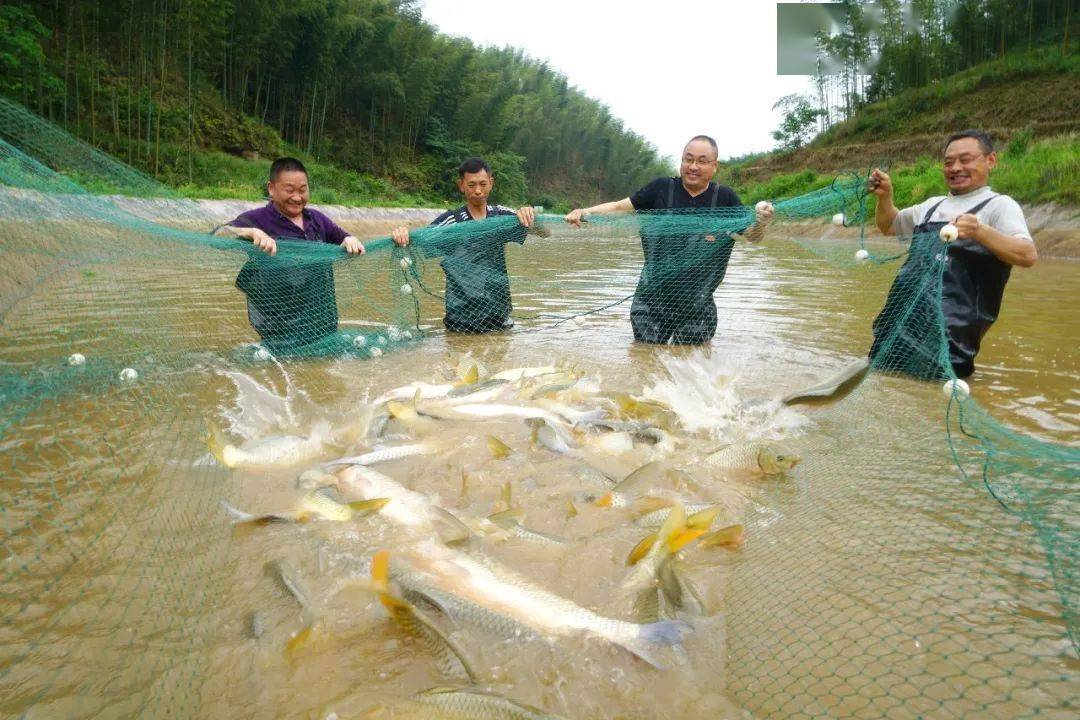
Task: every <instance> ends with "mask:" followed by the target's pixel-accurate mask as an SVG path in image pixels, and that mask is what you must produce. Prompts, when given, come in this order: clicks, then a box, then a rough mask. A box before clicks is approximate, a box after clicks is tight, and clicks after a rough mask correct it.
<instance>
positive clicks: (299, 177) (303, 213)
mask: <svg viewBox="0 0 1080 720" xmlns="http://www.w3.org/2000/svg"><path fill="white" fill-rule="evenodd" d="M266 192H267V194H268V195H269V196H270V202H269V203H267V204H266V206H265V207H261V208H258V209H256V210H249V211H247V212H245V213H242V214H241V215H240V216H239V217H237V218H236V219H235V220H233V221H232V222H230V223H229V224H228V225H225V226H223V227H222V228H220V230H219V233H221V234H226V233H227V234H231V235H233V236H234V237H238V238H244V239H246V240H250V241H251V242H252V243H253V244H254V245H255V247H257V248H259V249H260V250H262V251H264V252H265V253H267V254H268V255H276V254H277V241H278V240H279V239H284V240H300V241H306V242H316V243H331V244H334V245H340V246H341V247H342V248H343V249H344V250H345V251H346V252H347V253H349V254H350V255H362V254H363V253H364V245H363V244H362V243H361V242H360V241H359V240H357V239H356V238H355V237H353V236H352V235H349V234H348V233H347V232H345V231H344V230H342V229H341V228H340V227H338V225H337V224H336V223H334V221H333V220H331V219H330V218H328V217H327V216H326V215H324V214H323V213H321V212H319V211H318V210H311V209H309V208H308V207H307V203H308V199H309V192H308V175H307V170H306V169H305V168H304V165H303V164H302V163H301V162H300V161H299V160H296V159H295V158H287V157H286V158H279V159H277V160H275V161H274V162H273V164H272V165H271V166H270V181H269V182H268V183H267V185H266ZM236 286H237V287H238V288H240V290H242V291H243V292H244V294H245V295H246V296H247V301H248V319H249V320H250V321H251V324H252V326H253V327H254V328H255V330H256V331H257V332H258V333H259V335H260V336H261V337H262V339H263V342H265V343H267V344H268V345H270V346H272V347H273V346H277V347H282V348H288V347H298V346H301V345H306V344H308V343H311V342H314V341H316V340H319V339H320V338H322V337H324V336H325V335H327V334H329V333H333V332H336V331H337V324H338V314H337V298H336V297H335V295H334V270H333V267H332V265H331V264H330V263H325V264H323V263H310V262H305V263H301V264H297V265H292V266H286V267H267V266H266V263H265V262H261V261H259V260H258V259H257V258H252V259H250V260H248V262H247V263H246V264H245V265H244V267H243V268H242V269H241V270H240V274H239V275H238V276H237V278H236Z"/></svg>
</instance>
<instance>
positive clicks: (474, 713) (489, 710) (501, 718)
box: [413, 687, 562, 720]
mask: <svg viewBox="0 0 1080 720" xmlns="http://www.w3.org/2000/svg"><path fill="white" fill-rule="evenodd" d="M413 699H414V700H416V701H417V702H420V703H423V704H425V705H431V706H433V707H437V708H439V711H440V715H439V717H440V718H447V719H451V718H458V719H459V720H562V718H560V717H559V716H558V715H553V714H551V713H549V712H545V711H544V710H541V709H540V708H536V707H533V706H531V705H524V704H522V703H519V702H516V701H514V700H511V699H509V698H507V697H503V696H502V695H499V694H498V693H494V692H490V691H488V690H480V689H478V688H472V687H465V688H452V687H435V688H430V689H428V690H425V691H423V692H421V693H417V694H416V695H414V696H413Z"/></svg>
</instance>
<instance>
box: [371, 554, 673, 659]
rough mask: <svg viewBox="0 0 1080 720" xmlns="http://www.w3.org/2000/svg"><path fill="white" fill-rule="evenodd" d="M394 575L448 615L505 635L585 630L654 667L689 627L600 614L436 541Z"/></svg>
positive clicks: (397, 567) (549, 634)
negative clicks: (663, 650) (661, 652)
mask: <svg viewBox="0 0 1080 720" xmlns="http://www.w3.org/2000/svg"><path fill="white" fill-rule="evenodd" d="M391 570H392V572H391V575H392V576H393V577H394V579H395V580H397V582H398V583H399V584H400V585H401V586H402V587H403V588H405V589H408V590H410V591H413V592H416V593H418V594H420V595H422V596H424V597H427V598H429V599H430V600H431V601H432V602H435V603H436V604H437V605H438V606H439V607H441V608H442V609H443V610H444V611H445V612H447V614H449V615H451V616H455V615H456V616H458V617H460V619H461V620H462V621H465V622H471V623H475V624H477V625H479V626H481V627H485V628H487V629H489V630H491V631H493V632H498V633H500V634H502V635H503V636H504V637H508V638H519V637H534V636H547V637H558V636H566V635H576V634H582V633H584V634H585V635H587V636H591V637H597V638H600V639H603V640H605V641H607V642H610V643H612V644H615V645H618V646H620V647H623V648H625V649H627V650H628V651H630V652H631V653H633V654H634V655H636V656H637V657H639V658H641V659H642V660H645V661H646V662H648V663H649V664H651V665H653V666H654V667H658V668H661V667H663V664H662V662H661V661H660V659H659V658H658V657H657V654H656V653H657V650H658V649H659V648H662V647H666V646H672V645H678V644H679V643H681V642H682V634H683V632H684V631H686V629H687V627H686V626H685V625H684V624H681V623H677V622H671V621H663V622H656V623H650V624H641V623H634V622H628V621H625V620H618V619H615V618H610V617H605V616H603V615H599V614H597V613H595V612H593V611H592V610H589V609H587V608H584V607H582V606H581V605H578V604H577V603H575V602H573V601H572V600H569V599H566V598H563V597H561V596H559V595H556V594H554V593H552V592H549V591H547V590H545V589H543V588H541V587H537V586H535V585H533V584H532V583H530V582H529V581H527V580H525V579H523V578H520V577H518V576H516V575H515V574H513V573H512V572H511V571H509V570H507V569H505V568H502V567H500V566H498V565H497V564H495V563H494V562H493V561H490V560H487V559H483V558H480V557H474V556H472V555H466V554H465V553H462V552H458V551H456V550H453V549H452V548H447V547H444V546H441V545H437V544H435V543H432V542H430V541H429V542H427V543H423V544H422V545H420V546H418V547H417V548H415V550H414V552H413V553H412V554H411V555H410V556H409V558H408V559H406V560H405V562H403V563H402V564H401V565H397V564H395V565H393V566H392V568H391Z"/></svg>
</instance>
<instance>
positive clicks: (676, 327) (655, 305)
mask: <svg viewBox="0 0 1080 720" xmlns="http://www.w3.org/2000/svg"><path fill="white" fill-rule="evenodd" d="M717 155H718V152H717V147H716V141H715V140H713V139H712V138H710V137H708V136H707V135H698V136H696V137H694V138H692V139H691V140H690V142H688V143H687V144H686V147H685V148H684V149H683V154H682V163H681V165H680V168H679V177H674V178H658V179H656V180H653V181H652V182H651V183H649V184H648V185H646V186H645V187H643V188H641V189H640V190H638V191H637V192H635V193H634V194H633V195H631V196H630V197H628V198H624V199H622V200H615V201H613V202H608V203H603V204H600V205H594V206H593V207H590V208H585V209H580V210H574V211H573V212H571V213H570V214H568V215H567V216H566V221H567V222H568V223H570V224H571V225H576V226H579V227H580V225H581V223H582V221H583V220H585V219H586V218H587V217H588V215H590V214H592V213H601V214H603V213H626V212H634V211H643V210H660V211H664V210H669V211H687V210H696V209H701V210H709V209H713V208H722V207H737V208H741V207H742V203H740V202H739V197H738V195H736V194H735V191H734V190H732V189H731V188H729V187H726V186H724V185H719V184H717V183H714V182H711V178H712V176H713V174H714V173H715V172H716V166H717ZM772 214H773V213H772V208H771V206H770V207H767V208H763V209H761V210H758V211H757V215H756V216H751V215H750V214H749V213H747V219H746V227H745V229H744V230H743V231H742V232H741V234H742V235H743V237H745V238H746V239H747V240H749V241H750V242H758V241H760V240H761V239H762V237H763V236H764V229H765V225H766V224H768V222H769V221H770V220H771V219H772ZM752 217H753V219H752V220H751V218H752ZM661 225H662V223H661V222H660V221H659V220H658V221H657V222H656V223H652V224H650V223H649V222H648V221H646V222H644V223H643V224H642V228H641V246H642V250H643V251H644V253H645V264H644V266H643V267H642V270H641V278H640V279H639V280H638V285H637V289H636V290H635V292H634V302H633V304H632V305H631V307H630V323H631V325H632V326H633V328H634V339H635V340H637V341H638V342H646V343H659V344H663V343H667V342H673V343H676V344H686V345H699V344H702V343H706V342H708V341H709V340H710V339H712V336H713V334H714V333H715V332H716V304H715V303H714V302H713V297H712V296H713V293H714V292H715V291H716V288H717V287H719V285H720V282H721V281H722V280H723V279H724V273H725V272H727V264H728V260H729V259H730V257H731V250H732V247H733V244H734V241H733V240H732V239H731V236H730V235H728V234H726V233H725V234H723V235H720V236H719V237H717V236H716V235H714V234H695V235H689V236H688V235H686V234H681V235H680V234H672V233H671V232H665V231H663V230H662V229H661V228H660V226H661Z"/></svg>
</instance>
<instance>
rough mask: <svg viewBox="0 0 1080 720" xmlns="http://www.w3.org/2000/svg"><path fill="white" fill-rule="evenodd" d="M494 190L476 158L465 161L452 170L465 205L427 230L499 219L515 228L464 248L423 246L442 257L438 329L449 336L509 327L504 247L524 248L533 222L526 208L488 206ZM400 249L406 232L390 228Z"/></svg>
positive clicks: (482, 235) (486, 167)
mask: <svg viewBox="0 0 1080 720" xmlns="http://www.w3.org/2000/svg"><path fill="white" fill-rule="evenodd" d="M494 186H495V177H494V175H493V174H492V172H491V166H490V165H488V164H487V163H486V162H485V161H484V160H483V159H482V158H477V157H474V158H469V159H468V160H466V161H465V162H463V163H462V164H461V166H460V167H458V189H459V190H460V191H461V193H462V195H464V197H465V204H464V205H462V206H461V207H459V208H457V209H456V210H447V211H446V212H444V213H443V214H442V215H439V217H437V218H435V220H434V221H432V223H431V225H430V227H442V226H446V225H454V224H457V223H463V222H469V221H471V220H485V219H487V218H489V217H497V216H500V215H516V216H517V219H518V222H519V223H520V224H521V225H520V227H517V228H515V229H514V231H513V232H512V233H510V234H509V235H508V234H507V233H506V232H505V231H499V232H483V233H479V234H477V235H476V236H475V237H473V238H470V241H469V242H461V241H460V239H459V238H455V240H456V242H452V243H445V244H444V245H445V247H443V246H441V245H443V244H440V243H438V242H435V243H431V244H427V245H425V246H424V248H423V251H424V253H425V254H426V255H429V256H435V255H441V256H442V257H443V261H442V268H443V273H444V274H445V275H446V317H445V319H444V321H443V322H444V324H445V325H446V329H447V330H449V331H451V332H466V333H484V332H492V331H494V330H505V329H508V328H511V327H513V325H514V321H513V320H511V319H510V311H511V309H512V305H511V302H510V278H509V277H508V276H507V274H506V251H505V244H506V243H507V242H517V243H523V242H525V230H526V228H528V227H530V226H531V225H532V224H533V222H534V221H535V219H536V215H535V211H534V210H533V208H532V207H529V206H525V207H522V208H519V209H518V210H516V211H515V210H512V209H510V208H507V207H503V206H502V205H488V202H487V200H488V196H489V195H490V194H491V190H492V188H493V187H494ZM390 236H391V237H392V238H393V240H394V242H395V243H397V244H398V245H400V246H402V247H404V246H405V245H408V244H409V228H408V227H406V226H401V227H397V228H394V230H393V232H392V233H391V235H390Z"/></svg>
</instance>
